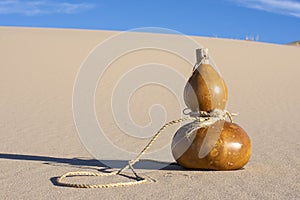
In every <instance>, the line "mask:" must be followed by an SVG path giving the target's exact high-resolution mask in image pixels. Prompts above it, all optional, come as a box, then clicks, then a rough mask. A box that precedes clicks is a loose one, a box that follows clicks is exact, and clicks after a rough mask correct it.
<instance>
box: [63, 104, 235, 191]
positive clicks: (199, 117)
mask: <svg viewBox="0 0 300 200" xmlns="http://www.w3.org/2000/svg"><path fill="white" fill-rule="evenodd" d="M188 114H189V116H188V117H185V118H181V119H178V120H173V121H170V122H168V123H166V124H165V125H164V126H162V127H161V128H160V129H159V130H158V131H157V132H156V134H155V135H154V136H153V137H152V138H151V140H150V141H149V142H148V144H147V145H146V146H145V147H144V149H143V150H142V151H141V152H140V153H139V154H138V155H137V156H136V157H135V158H134V159H132V160H130V161H128V164H127V165H126V166H125V167H123V168H122V169H120V170H119V171H113V172H110V173H93V172H84V171H82V172H68V173H66V174H64V175H62V176H61V177H59V178H58V179H57V183H58V184H59V185H61V186H67V187H75V188H111V187H121V186H131V185H138V184H142V183H146V182H147V179H145V178H143V177H141V176H139V175H138V174H137V173H136V172H135V170H134V167H133V165H134V164H136V163H137V162H139V161H140V158H141V157H142V156H143V155H144V154H145V153H146V151H147V150H148V149H149V148H150V147H151V146H152V144H153V143H154V142H155V141H156V140H157V138H158V137H159V135H160V134H161V133H162V132H163V131H165V130H166V129H167V128H168V127H170V126H172V125H174V124H178V123H181V122H184V121H188V120H190V121H191V120H194V122H195V123H197V124H198V126H197V127H198V128H202V127H206V126H209V125H211V124H213V123H215V122H216V121H218V120H225V118H226V117H228V118H229V119H230V121H231V122H232V116H231V115H232V114H231V113H230V112H228V111H223V110H219V109H216V110H213V111H212V112H206V111H198V112H190V113H188ZM233 115H235V114H233ZM129 168H130V169H131V171H132V173H133V174H134V175H135V178H134V179H135V181H129V182H119V183H109V184H80V183H70V182H67V181H65V179H66V178H67V177H74V176H114V175H120V174H121V172H123V171H124V170H126V169H129Z"/></svg>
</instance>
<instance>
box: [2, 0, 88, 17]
mask: <svg viewBox="0 0 300 200" xmlns="http://www.w3.org/2000/svg"><path fill="white" fill-rule="evenodd" d="M91 8H93V5H92V4H89V3H69V2H61V1H53V0H52V1H50V0H35V1H33V0H30V1H24V0H23V1H22V0H3V1H0V14H23V15H39V14H54V13H61V14H73V13H78V12H82V11H85V10H88V9H91Z"/></svg>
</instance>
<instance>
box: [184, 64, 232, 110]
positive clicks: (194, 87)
mask: <svg viewBox="0 0 300 200" xmlns="http://www.w3.org/2000/svg"><path fill="white" fill-rule="evenodd" d="M227 99H228V91H227V87H226V84H225V82H224V80H223V79H222V78H221V76H220V75H219V74H218V73H217V72H216V71H215V70H214V68H213V67H212V66H211V65H209V64H201V65H200V66H199V67H198V68H197V69H196V70H195V71H194V73H193V75H192V76H191V77H190V78H189V80H188V83H187V84H186V86H185V88H184V101H185V104H186V105H187V107H188V108H190V109H191V110H192V111H197V110H201V111H212V110H213V109H215V108H218V109H221V110H224V109H225V106H226V103H227Z"/></svg>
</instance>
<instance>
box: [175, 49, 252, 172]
mask: <svg viewBox="0 0 300 200" xmlns="http://www.w3.org/2000/svg"><path fill="white" fill-rule="evenodd" d="M200 61H201V63H200V65H199V66H198V67H197V68H196V69H195V70H194V72H193V74H192V76H191V77H190V78H189V80H188V82H187V84H186V86H185V89H184V101H185V104H186V105H187V107H188V108H189V109H190V110H191V111H192V112H197V111H207V112H211V111H213V110H214V109H220V110H224V109H225V107H226V103H227V100H228V91H227V86H226V84H225V82H224V80H223V79H222V77H221V76H220V75H219V74H218V72H217V71H216V70H215V69H214V68H213V67H212V66H211V64H210V63H209V59H208V53H207V49H197V63H199V62H200ZM172 154H173V157H174V158H175V160H176V161H177V163H178V164H180V165H181V166H183V167H185V168H189V169H209V170H233V169H240V168H242V167H243V166H244V165H246V164H247V162H248V161H249V159H250V156H251V142H250V138H249V137H248V135H247V133H246V132H245V131H244V130H243V129H242V128H241V127H240V126H239V125H237V124H235V123H231V122H228V121H224V120H219V121H217V122H215V123H214V124H212V125H210V126H206V127H202V128H195V125H194V124H193V122H192V123H189V124H186V125H184V126H182V127H181V128H179V130H178V131H177V132H176V134H175V135H174V138H173V141H172Z"/></svg>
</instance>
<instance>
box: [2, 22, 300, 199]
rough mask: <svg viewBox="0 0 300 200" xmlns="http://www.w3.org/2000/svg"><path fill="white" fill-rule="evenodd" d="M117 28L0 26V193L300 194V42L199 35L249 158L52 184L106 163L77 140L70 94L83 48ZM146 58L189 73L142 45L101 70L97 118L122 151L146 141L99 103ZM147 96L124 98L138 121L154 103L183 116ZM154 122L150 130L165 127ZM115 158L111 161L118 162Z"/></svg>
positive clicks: (169, 103) (166, 101)
mask: <svg viewBox="0 0 300 200" xmlns="http://www.w3.org/2000/svg"><path fill="white" fill-rule="evenodd" d="M115 34H117V32H113V31H88V30H68V29H38V28H15V27H1V28H0V55H1V59H0V110H1V112H0V141H1V145H0V184H1V188H0V199H223V200H225V199H300V192H299V191H300V183H299V180H300V176H299V169H300V165H299V164H300V159H299V153H300V140H299V139H300V137H299V132H300V122H299V111H300V104H299V102H300V93H299V86H300V79H299V74H300V59H299V58H300V48H299V47H295V46H289V45H276V44H266V43H260V42H251V41H238V40H231V39H218V38H206V37H192V38H193V39H194V40H195V41H197V42H199V43H200V44H202V45H203V46H205V47H207V48H209V51H210V52H211V55H212V56H213V59H214V61H215V62H216V63H217V66H218V68H219V70H220V72H221V73H222V75H223V78H224V80H225V82H226V83H227V86H228V90H229V102H228V110H229V111H231V112H238V113H239V115H238V116H237V117H235V122H236V123H238V124H240V125H241V126H242V127H243V128H244V129H245V130H246V131H247V133H248V135H249V136H250V138H251V141H252V149H253V152H252V156H251V159H250V161H249V163H248V164H247V165H246V166H245V167H244V169H242V170H237V171H196V170H186V169H183V168H181V167H180V166H177V165H175V164H174V163H173V164H170V165H169V166H167V167H165V168H164V169H160V170H155V169H152V170H147V169H143V167H140V168H141V169H139V170H142V171H143V170H144V171H143V173H142V175H145V176H147V177H151V178H152V179H155V181H156V182H152V183H146V184H141V185H136V186H130V187H120V188H109V189H75V188H68V187H61V186H58V185H57V183H56V178H57V177H59V176H61V175H62V174H64V173H66V172H69V171H78V170H79V171H82V170H85V171H91V172H96V171H98V170H100V169H102V168H103V165H102V164H101V163H99V162H98V160H97V159H95V158H94V157H93V156H92V155H91V154H90V153H89V152H88V150H87V149H86V148H85V146H84V145H83V143H82V141H81V139H80V137H79V136H78V133H77V129H76V126H75V123H74V119H73V111H72V94H73V86H74V83H75V80H76V76H77V73H78V71H79V69H80V66H81V64H82V63H83V61H84V60H85V59H86V57H87V56H88V55H89V52H90V51H91V50H92V49H93V48H94V47H95V46H96V45H98V44H99V43H100V42H102V41H104V40H105V39H107V38H109V37H110V36H113V35H115ZM135 34H137V35H143V36H144V37H146V38H147V37H149V38H150V37H154V36H153V35H151V34H143V33H135ZM164 37H173V36H164ZM120 45H122V44H120ZM149 55H152V56H153V59H154V61H155V59H157V60H158V61H159V62H162V63H164V64H168V65H169V66H171V67H174V69H177V70H179V71H180V72H181V73H182V74H183V76H184V77H185V78H187V77H188V76H189V73H190V70H191V66H189V63H187V62H185V61H183V60H182V59H178V58H177V57H174V56H171V55H170V54H168V53H166V52H158V51H155V52H151V50H149V51H147V52H136V53H132V54H130V55H128V56H127V57H124V58H123V60H120V61H116V62H114V63H113V64H112V65H117V66H120V65H122V66H123V68H116V67H112V68H110V69H109V70H111V71H106V76H105V77H104V78H103V80H101V81H100V82H99V85H98V89H97V91H96V96H95V99H96V103H95V108H96V114H97V116H98V119H99V121H101V122H103V123H104V129H105V132H107V133H111V135H109V136H108V137H110V139H111V140H114V141H115V143H116V144H117V145H119V146H121V147H122V148H124V149H127V150H128V151H136V152H138V151H139V150H140V149H141V148H142V146H143V145H144V144H146V142H147V141H148V140H149V139H148V138H146V139H145V140H143V142H142V143H141V144H135V143H134V141H130V140H129V139H128V140H127V139H123V136H122V135H121V136H120V134H118V133H119V132H120V130H118V129H117V128H116V127H115V125H114V123H113V122H112V119H111V114H109V113H108V112H109V106H108V105H105V103H102V102H104V100H103V98H108V99H109V98H110V96H109V91H111V89H112V88H113V85H114V83H115V82H116V81H117V80H118V77H120V76H122V74H123V73H124V71H123V70H124V69H126V70H128V69H130V66H137V65H139V64H143V63H147V62H148V60H147V59H149ZM191 55H192V56H194V50H193V49H191ZM103 56H105V55H103ZM121 61H122V62H121ZM158 61H157V62H158ZM149 62H153V60H151V59H150V60H149ZM100 64H101V63H100ZM121 69H122V70H121ZM166 76H167V75H166ZM116 77H117V78H116ZM182 87H184V85H183V86H182ZM156 89H157V90H156ZM159 92H161V93H159ZM143 94H144V93H143ZM155 94H159V95H155ZM147 95H148V96H144V95H141V94H140V93H137V95H136V96H135V97H134V98H132V99H131V101H133V104H139V106H138V107H134V106H133V108H132V112H133V120H135V121H136V122H137V123H138V124H142V125H145V123H146V122H149V118H148V117H147V116H148V115H147V110H148V108H149V106H151V105H152V104H153V103H155V102H156V101H159V103H161V104H163V105H164V106H165V107H166V110H167V112H168V115H167V120H172V119H174V118H176V117H178V115H180V112H181V110H180V107H179V106H178V105H176V101H174V95H173V96H172V95H170V94H167V93H166V94H165V93H164V91H162V90H161V88H159V87H158V88H155V87H152V88H149V92H148V93H147ZM157 96H159V98H157ZM150 97H151V98H150ZM146 99H147V100H146ZM170 99H171V100H170ZM172 99H173V100H172ZM102 100H103V101H102ZM141 102H142V103H141ZM106 103H107V102H106ZM141 108H142V109H141ZM103 116H104V117H103ZM110 123H111V125H109V124H110ZM154 123H156V126H155V128H156V129H158V128H159V127H160V126H161V125H162V124H163V122H159V121H158V122H157V121H154ZM105 124H106V125H105ZM176 128H178V127H175V128H171V129H170V130H169V131H168V134H166V135H167V136H162V137H161V138H160V139H159V140H158V144H157V145H162V144H167V143H169V142H170V139H171V138H172V134H174V131H175V130H176ZM132 144H135V145H132ZM100 149H101V147H100ZM103 151H104V152H105V151H106V150H105V149H103ZM118 160H120V159H119V158H118V157H116V158H115V161H116V163H118ZM173 162H174V161H173ZM122 163H124V162H122ZM170 163H172V161H171V162H170ZM120 167H121V165H120ZM139 170H138V171H139ZM73 180H74V181H77V182H85V181H90V180H91V179H90V178H75V179H73ZM120 180H121V181H124V180H125V181H126V180H127V179H125V178H124V177H112V178H107V179H106V178H105V179H103V178H101V177H100V178H96V180H94V179H93V181H94V182H93V183H108V182H118V181H120Z"/></svg>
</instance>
